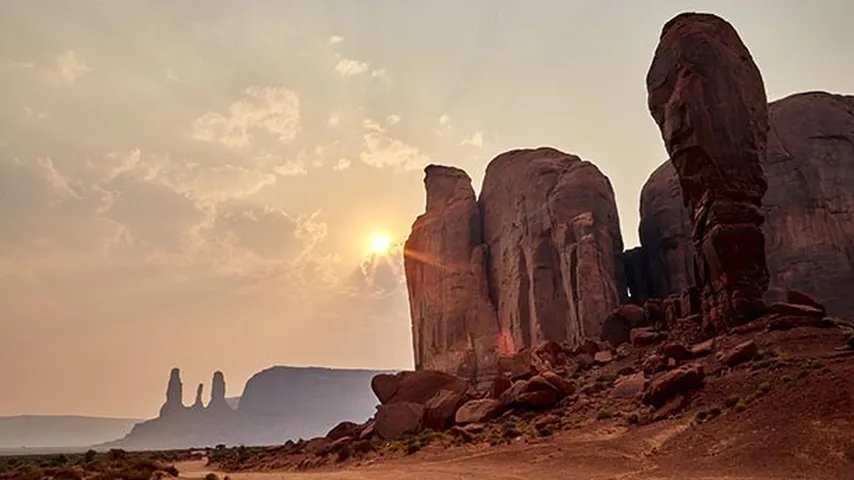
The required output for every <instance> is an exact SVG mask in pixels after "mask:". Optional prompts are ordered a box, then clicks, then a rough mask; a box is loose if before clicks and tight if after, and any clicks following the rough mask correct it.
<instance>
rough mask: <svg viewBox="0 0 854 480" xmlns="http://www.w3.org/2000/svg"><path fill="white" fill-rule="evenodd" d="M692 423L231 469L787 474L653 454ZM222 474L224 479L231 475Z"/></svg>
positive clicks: (699, 477) (729, 478) (341, 475)
mask: <svg viewBox="0 0 854 480" xmlns="http://www.w3.org/2000/svg"><path fill="white" fill-rule="evenodd" d="M685 428H686V424H685V423H684V422H679V423H666V424H662V425H661V426H660V427H658V428H657V431H656V432H655V434H654V435H648V436H645V437H643V438H634V437H633V436H632V435H631V434H626V432H625V430H624V429H621V428H620V427H616V426H611V427H605V428H601V429H598V430H595V431H589V432H585V433H583V434H579V433H577V432H576V433H574V434H573V435H571V436H570V435H561V436H557V437H553V438H549V439H543V440H540V441H537V442H536V443H526V442H520V443H517V444H514V445H509V446H503V447H492V448H484V449H482V450H480V451H465V450H450V451H429V450H427V451H424V452H419V453H418V454H417V455H415V456H412V457H406V458H403V459H397V460H389V461H383V462H378V463H376V464H373V465H364V466H358V467H352V468H348V469H342V470H318V471H311V472H299V473H297V472H263V473H262V472H242V473H229V474H228V476H229V477H230V478H231V479H232V480H278V479H283V480H284V479H288V480H290V479H293V480H397V479H407V480H410V479H411V480H464V479H495V480H525V479H537V480H548V479H562V480H565V479H579V480H677V479H679V480H688V479H696V480H742V479H743V480H760V479H761V480H772V479H773V480H777V479H780V480H782V479H784V478H786V479H791V478H793V477H791V476H789V477H783V476H755V475H752V476H742V475H733V473H736V472H726V473H725V474H722V473H721V472H696V471H691V470H690V459H686V462H684V464H683V465H684V467H679V466H674V465H673V464H670V465H669V466H668V467H667V468H666V469H665V468H663V467H662V466H661V465H659V464H657V463H656V462H655V461H654V460H653V458H654V457H652V456H651V453H652V452H653V451H654V449H656V448H657V447H658V446H659V445H661V443H662V442H664V441H666V440H667V439H668V438H670V437H672V436H673V435H676V434H678V433H679V432H681V431H683V430H684V429H685ZM177 467H178V469H179V470H180V471H181V472H182V478H202V477H203V476H204V475H205V474H206V473H208V472H209V470H207V467H206V466H205V464H204V462H186V463H183V464H179V465H177ZM214 473H217V474H218V475H219V476H220V478H223V477H224V475H225V474H223V473H222V472H214Z"/></svg>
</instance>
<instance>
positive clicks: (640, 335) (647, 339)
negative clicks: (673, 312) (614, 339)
mask: <svg viewBox="0 0 854 480" xmlns="http://www.w3.org/2000/svg"><path fill="white" fill-rule="evenodd" d="M630 336H631V342H632V345H634V346H635V347H648V346H650V345H654V344H656V343H658V342H660V341H662V340H664V335H662V334H661V333H659V332H654V331H652V330H650V329H648V328H635V329H632V331H631V334H630Z"/></svg>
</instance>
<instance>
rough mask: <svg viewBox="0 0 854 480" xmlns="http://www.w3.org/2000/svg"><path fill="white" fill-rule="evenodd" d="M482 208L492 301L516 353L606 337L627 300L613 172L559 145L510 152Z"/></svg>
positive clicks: (496, 162)
mask: <svg viewBox="0 0 854 480" xmlns="http://www.w3.org/2000/svg"><path fill="white" fill-rule="evenodd" d="M479 205H480V209H481V214H482V220H483V237H484V242H485V243H486V245H487V247H488V250H489V259H490V261H489V265H488V270H487V272H488V274H487V277H488V280H489V281H488V284H489V285H490V287H491V288H492V291H491V294H490V298H492V299H494V301H495V306H496V308H497V312H498V324H499V325H500V330H501V333H502V335H503V336H507V338H508V339H510V340H512V344H513V345H512V346H513V350H516V349H518V348H520V347H523V346H534V345H538V344H540V343H541V342H543V341H548V340H553V341H557V342H564V341H565V342H568V343H569V344H570V345H575V344H577V343H579V342H580V341H581V340H582V339H583V338H585V337H590V338H599V336H600V334H601V327H602V322H603V321H604V319H605V318H606V317H607V315H608V314H609V313H610V312H611V311H612V310H613V309H614V308H616V307H617V306H618V305H620V304H621V303H623V301H624V300H625V299H626V296H627V295H626V287H625V273H624V269H623V265H622V250H623V245H622V236H621V234H620V224H619V217H618V215H617V208H616V203H615V201H614V192H613V188H612V187H611V184H610V181H609V180H608V178H607V177H605V175H603V174H602V172H600V171H599V169H598V168H596V167H595V166H594V165H593V164H592V163H590V162H587V161H584V160H581V159H580V158H579V157H577V156H574V155H570V154H566V153H563V152H560V151H557V150H555V149H552V148H537V149H525V150H513V151H509V152H505V153H502V154H501V155H499V156H497V157H496V158H495V159H493V160H492V161H491V162H490V163H489V165H488V166H487V169H486V174H485V176H484V181H483V188H482V189H481V194H480V198H479Z"/></svg>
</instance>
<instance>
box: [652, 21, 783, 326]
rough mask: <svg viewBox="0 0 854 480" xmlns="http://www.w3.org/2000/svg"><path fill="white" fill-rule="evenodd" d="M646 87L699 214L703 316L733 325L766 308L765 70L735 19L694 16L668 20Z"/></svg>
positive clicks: (695, 221) (695, 236) (695, 238)
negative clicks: (758, 64)
mask: <svg viewBox="0 0 854 480" xmlns="http://www.w3.org/2000/svg"><path fill="white" fill-rule="evenodd" d="M647 89H648V91H649V99H648V103H649V108H650V113H651V114H652V117H653V118H654V119H655V121H656V123H657V124H658V126H659V128H660V129H661V134H662V138H663V139H664V143H665V146H666V147H667V151H668V153H669V154H670V161H671V162H672V163H673V165H674V167H675V169H676V172H677V175H678V176H679V183H680V185H681V187H682V194H683V199H684V202H685V203H686V204H687V205H688V206H689V208H690V209H691V212H692V242H693V245H694V252H695V263H694V265H695V272H696V276H697V277H698V278H697V280H698V282H699V283H700V285H701V287H702V296H703V313H704V319H705V320H706V322H707V325H709V326H710V327H713V328H714V330H716V331H726V330H727V329H728V328H730V327H732V326H735V325H739V324H742V323H745V322H747V321H749V320H751V319H753V318H754V317H756V316H757V315H759V314H760V313H761V312H762V311H764V309H765V304H764V301H763V296H764V293H765V290H766V289H767V287H768V280H769V279H768V268H767V267H766V264H765V239H764V233H763V231H762V224H763V221H764V218H763V215H762V212H761V205H762V197H763V196H764V194H765V191H766V189H767V182H766V179H765V175H764V173H763V171H762V159H763V158H764V155H765V148H766V142H767V136H768V108H767V100H766V96H765V87H764V83H763V81H762V76H761V74H760V73H759V69H758V68H757V67H756V65H755V64H754V62H753V59H752V58H751V56H750V52H749V51H748V50H747V48H746V47H745V46H744V44H743V43H742V41H741V39H740V38H739V36H738V33H736V31H735V29H734V28H733V27H732V26H731V25H730V24H729V23H727V22H726V21H725V20H723V19H721V18H719V17H717V16H715V15H711V14H696V13H685V14H680V15H678V16H676V17H675V18H673V19H672V20H670V21H669V22H667V24H666V25H665V26H664V28H663V30H662V33H661V39H660V42H659V45H658V48H657V49H656V52H655V57H654V59H653V61H652V65H651V66H650V70H649V73H648V75H647Z"/></svg>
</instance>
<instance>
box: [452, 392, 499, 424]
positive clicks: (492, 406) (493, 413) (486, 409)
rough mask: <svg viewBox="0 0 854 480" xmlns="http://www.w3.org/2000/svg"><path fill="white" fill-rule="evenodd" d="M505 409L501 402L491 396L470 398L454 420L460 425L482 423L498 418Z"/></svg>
mask: <svg viewBox="0 0 854 480" xmlns="http://www.w3.org/2000/svg"><path fill="white" fill-rule="evenodd" d="M504 409H505V407H504V406H503V405H502V404H501V402H499V401H498V400H493V399H491V398H484V399H481V400H469V401H468V402H466V403H464V404H463V406H461V407H460V408H459V409H458V410H457V412H456V415H455V418H454V421H455V422H456V423H457V424H459V425H466V424H470V423H482V422H486V421H488V420H491V419H493V418H497V417H498V416H499V415H501V414H502V413H503V412H504Z"/></svg>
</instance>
